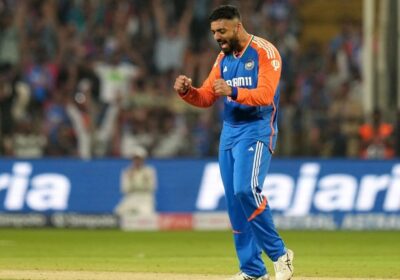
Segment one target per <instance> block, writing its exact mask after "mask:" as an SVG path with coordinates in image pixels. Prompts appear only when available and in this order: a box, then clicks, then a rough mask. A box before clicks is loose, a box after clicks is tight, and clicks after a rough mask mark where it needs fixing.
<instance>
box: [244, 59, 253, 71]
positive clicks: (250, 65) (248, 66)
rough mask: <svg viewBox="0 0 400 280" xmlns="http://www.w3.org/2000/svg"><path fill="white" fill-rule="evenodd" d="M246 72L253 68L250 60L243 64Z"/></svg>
mask: <svg viewBox="0 0 400 280" xmlns="http://www.w3.org/2000/svg"><path fill="white" fill-rule="evenodd" d="M244 68H246V70H252V69H253V68H254V60H252V59H250V60H248V61H247V62H246V63H245V64H244Z"/></svg>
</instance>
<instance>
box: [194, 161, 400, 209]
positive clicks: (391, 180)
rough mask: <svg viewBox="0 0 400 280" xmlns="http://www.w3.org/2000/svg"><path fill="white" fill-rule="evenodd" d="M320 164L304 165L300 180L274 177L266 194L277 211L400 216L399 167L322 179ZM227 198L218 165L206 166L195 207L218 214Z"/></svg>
mask: <svg viewBox="0 0 400 280" xmlns="http://www.w3.org/2000/svg"><path fill="white" fill-rule="evenodd" d="M320 169H321V165H320V164H319V163H312V162H310V163H304V164H302V165H301V166H300V168H299V176H298V177H297V178H294V177H293V176H290V175H288V174H283V173H271V174H268V175H267V178H266V180H265V182H264V188H263V190H264V191H263V194H265V195H266V196H267V197H268V203H269V204H270V205H271V208H272V209H273V210H275V211H280V212H281V213H282V214H283V215H285V216H294V217H300V216H306V215H310V214H312V213H316V212H317V213H319V212H321V213H331V212H336V211H338V212H351V213H368V212H371V211H372V212H375V213H398V212H399V211H400V164H395V165H393V167H392V171H391V173H389V174H370V173H365V174H363V176H361V178H359V179H358V178H357V177H356V176H353V175H352V174H349V173H330V174H327V175H324V176H321V175H320ZM223 196H224V188H223V184H222V180H221V177H220V173H219V166H218V163H209V164H207V165H206V167H205V169H204V173H203V179H202V182H201V185H200V191H199V196H198V198H197V202H196V207H197V209H198V210H215V209H217V208H218V204H219V201H220V199H221V198H222V197H223Z"/></svg>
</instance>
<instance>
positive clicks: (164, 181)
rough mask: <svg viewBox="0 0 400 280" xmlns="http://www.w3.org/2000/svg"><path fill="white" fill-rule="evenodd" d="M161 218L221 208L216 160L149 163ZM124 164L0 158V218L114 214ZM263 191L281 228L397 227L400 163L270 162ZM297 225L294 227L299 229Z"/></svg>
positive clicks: (121, 162) (276, 160)
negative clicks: (153, 171) (11, 215)
mask: <svg viewBox="0 0 400 280" xmlns="http://www.w3.org/2000/svg"><path fill="white" fill-rule="evenodd" d="M148 163H149V164H151V165H153V166H154V167H155V169H156V172H157V182H158V183H157V192H156V204H157V206H156V208H157V211H158V212H159V213H171V212H172V213H195V212H196V213H198V212H205V213H207V212H214V211H225V210H226V204H225V201H224V197H223V194H224V191H223V185H222V182H221V179H220V176H219V168H218V164H217V162H215V161H213V160H197V159H179V160H149V161H148ZM129 164H130V163H129V161H128V160H123V159H104V160H90V161H83V160H74V159H40V160H12V159H1V160H0V213H27V214H30V213H43V214H52V213H81V214H96V215H102V214H112V213H113V211H114V208H115V206H116V205H117V204H118V202H119V201H120V199H121V193H120V173H121V170H123V169H124V168H125V167H126V166H128V165H129ZM264 194H265V195H266V196H267V197H268V203H269V204H270V206H271V208H272V209H273V213H274V215H275V217H276V221H277V224H278V225H279V226H281V227H283V228H304V227H307V225H308V224H310V225H315V224H316V223H317V224H319V226H320V227H322V228H327V229H336V228H348V229H352V228H390V229H392V228H398V229H400V162H399V161H361V160H313V159H311V160H305V159H302V160H297V159H296V160H292V159H290V160H289V159H287V160H286V159H274V160H273V161H272V163H271V168H270V172H269V174H268V176H267V179H266V180H265V183H264ZM296 225H297V226H296Z"/></svg>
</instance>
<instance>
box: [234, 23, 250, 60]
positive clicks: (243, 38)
mask: <svg viewBox="0 0 400 280" xmlns="http://www.w3.org/2000/svg"><path fill="white" fill-rule="evenodd" d="M250 38H251V35H250V34H249V33H247V32H246V31H245V30H244V29H243V33H242V34H240V35H239V49H238V50H236V51H234V54H235V56H240V55H241V54H242V52H243V51H244V50H245V48H246V47H247V45H248V44H249V40H250Z"/></svg>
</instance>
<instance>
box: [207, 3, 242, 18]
mask: <svg viewBox="0 0 400 280" xmlns="http://www.w3.org/2000/svg"><path fill="white" fill-rule="evenodd" d="M234 18H237V19H239V20H240V18H241V17H240V13H239V10H238V9H237V8H236V7H235V6H232V5H222V6H219V7H218V8H216V9H215V10H214V11H213V12H212V13H211V15H210V16H209V17H208V20H209V21H210V22H213V21H216V20H219V19H234Z"/></svg>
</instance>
